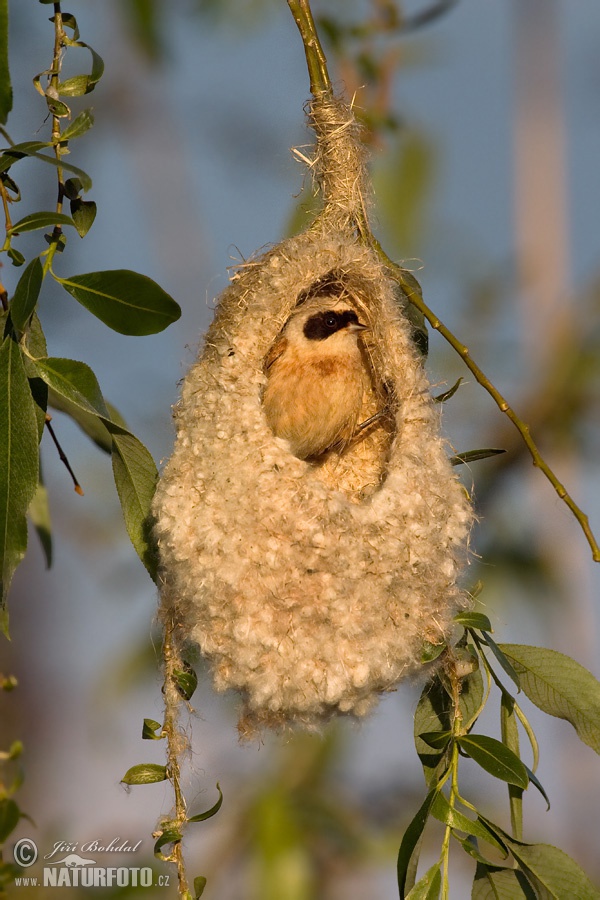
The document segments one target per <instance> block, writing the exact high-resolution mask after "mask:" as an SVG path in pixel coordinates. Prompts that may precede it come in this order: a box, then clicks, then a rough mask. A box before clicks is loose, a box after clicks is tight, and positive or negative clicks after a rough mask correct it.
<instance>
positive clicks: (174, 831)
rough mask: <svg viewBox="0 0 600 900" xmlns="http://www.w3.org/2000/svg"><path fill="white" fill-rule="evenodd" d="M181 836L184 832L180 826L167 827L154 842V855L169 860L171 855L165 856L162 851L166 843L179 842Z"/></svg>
mask: <svg viewBox="0 0 600 900" xmlns="http://www.w3.org/2000/svg"><path fill="white" fill-rule="evenodd" d="M181 838H182V834H181V831H179V829H178V828H166V829H165V830H164V831H163V832H162V834H161V835H160V837H159V838H158V840H157V841H156V843H155V844H154V855H155V856H156V857H157V858H158V859H162V860H163V861H165V862H168V861H169V857H168V856H165V855H164V854H163V853H161V852H160V851H161V850H162V848H163V847H164V846H165V845H166V844H178V843H179V841H180V840H181Z"/></svg>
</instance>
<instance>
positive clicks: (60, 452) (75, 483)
mask: <svg viewBox="0 0 600 900" xmlns="http://www.w3.org/2000/svg"><path fill="white" fill-rule="evenodd" d="M51 421H52V416H50V415H49V414H48V413H46V428H47V429H48V431H49V433H50V437H51V438H52V440H53V441H54V445H55V447H56V449H57V450H58V456H59V459H60V461H61V462H63V463H64V464H65V466H66V468H67V472H68V473H69V475H70V476H71V478H72V479H73V487H74V488H75V493H76V494H79V496H80V497H83V488H82V487H81V485H80V484H79V482H78V481H77V478H76V477H75V472H74V471H73V469H72V468H71V463H70V462H69V460H68V459H67V456H66V454H65V451H64V450H63V448H62V447H61V445H60V443H59V440H58V438H57V437H56V434H55V432H54V428H53V427H52V425H51V424H50V423H51Z"/></svg>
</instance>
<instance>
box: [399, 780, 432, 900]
mask: <svg viewBox="0 0 600 900" xmlns="http://www.w3.org/2000/svg"><path fill="white" fill-rule="evenodd" d="M437 793H438V790H437V788H433V790H431V791H429V793H428V794H427V796H426V797H425V800H424V801H423V803H422V804H421V806H420V807H419V809H418V811H417V813H416V815H415V816H414V818H413V819H412V821H411V822H410V824H409V826H408V828H407V829H406V831H405V832H404V835H403V837H402V843H401V844H400V850H399V851H398V862H397V866H396V869H397V873H398V889H399V891H400V900H404V898H405V896H406V894H405V887H406V876H407V874H408V868H409V865H410V861H411V858H412V855H413V853H414V852H415V849H416V847H417V844H418V843H419V840H420V838H421V835H422V834H423V831H424V829H425V825H426V824H427V819H428V818H429V815H430V813H431V807H432V806H433V803H434V801H435V798H436V796H437Z"/></svg>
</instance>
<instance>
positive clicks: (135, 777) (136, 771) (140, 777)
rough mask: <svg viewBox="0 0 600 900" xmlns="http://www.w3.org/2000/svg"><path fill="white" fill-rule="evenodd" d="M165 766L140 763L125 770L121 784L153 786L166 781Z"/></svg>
mask: <svg viewBox="0 0 600 900" xmlns="http://www.w3.org/2000/svg"><path fill="white" fill-rule="evenodd" d="M167 778H168V776H167V768H166V766H159V765H157V764H156V763H140V765H138V766H132V767H131V768H130V769H127V771H126V772H125V774H124V775H123V777H122V779H121V783H122V784H155V783H156V782H158V781H167Z"/></svg>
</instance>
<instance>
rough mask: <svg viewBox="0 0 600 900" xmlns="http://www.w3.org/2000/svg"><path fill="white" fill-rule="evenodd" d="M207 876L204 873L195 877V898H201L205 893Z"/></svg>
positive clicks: (196, 899) (197, 899)
mask: <svg viewBox="0 0 600 900" xmlns="http://www.w3.org/2000/svg"><path fill="white" fill-rule="evenodd" d="M206 883H207V882H206V878H205V876H204V875H197V876H196V878H194V897H195V900H199V898H200V897H201V896H202V894H203V893H204V888H205V887H206Z"/></svg>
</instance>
